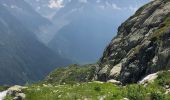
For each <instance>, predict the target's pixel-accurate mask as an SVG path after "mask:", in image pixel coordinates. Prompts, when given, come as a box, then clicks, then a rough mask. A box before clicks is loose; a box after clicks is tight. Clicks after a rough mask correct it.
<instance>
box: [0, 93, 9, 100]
mask: <svg viewBox="0 0 170 100" xmlns="http://www.w3.org/2000/svg"><path fill="white" fill-rule="evenodd" d="M6 94H7V91H3V92H0V100H3V99H4V97H5V96H6Z"/></svg>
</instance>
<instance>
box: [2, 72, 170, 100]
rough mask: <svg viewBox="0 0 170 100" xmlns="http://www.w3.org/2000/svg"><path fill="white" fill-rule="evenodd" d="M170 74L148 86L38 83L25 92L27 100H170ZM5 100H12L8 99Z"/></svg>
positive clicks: (165, 73)
mask: <svg viewBox="0 0 170 100" xmlns="http://www.w3.org/2000/svg"><path fill="white" fill-rule="evenodd" d="M169 79H170V72H163V73H161V74H159V76H158V78H157V79H156V80H155V82H154V83H152V84H148V85H147V86H144V85H139V84H131V85H127V86H117V85H113V84H111V83H100V82H84V83H78V82H77V83H76V84H64V85H60V84H57V83H53V84H47V83H38V84H33V85H30V86H28V88H27V89H25V90H24V93H25V94H26V100H99V99H100V98H105V99H104V100H122V99H123V98H129V99H130V100H170V94H165V92H166V90H165V86H167V85H168V86H170V80H169ZM5 100H11V98H10V97H7V98H6V99H5Z"/></svg>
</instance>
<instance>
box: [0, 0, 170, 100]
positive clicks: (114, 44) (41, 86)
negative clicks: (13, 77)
mask: <svg viewBox="0 0 170 100" xmlns="http://www.w3.org/2000/svg"><path fill="white" fill-rule="evenodd" d="M83 1H84V0H83ZM169 41H170V0H154V1H152V2H150V3H148V4H146V5H145V6H143V7H141V8H140V9H139V10H137V12H136V13H135V14H134V15H133V16H131V17H130V18H129V19H128V20H126V21H125V22H124V23H122V25H121V26H120V27H119V28H118V34H117V35H116V36H115V37H114V38H113V39H112V41H111V43H110V44H109V45H108V46H107V48H106V50H105V52H104V54H103V57H102V58H101V60H100V61H99V62H98V63H97V64H87V65H83V66H79V65H70V66H68V67H65V68H57V69H56V70H55V71H53V72H51V73H50V74H49V75H48V76H47V77H46V79H45V80H43V81H41V82H39V83H36V84H32V85H27V86H24V87H23V86H13V87H10V88H9V89H7V88H8V87H3V86H0V91H3V90H6V89H7V90H6V91H4V92H0V95H3V96H4V94H5V95H6V97H5V98H4V99H5V100H12V99H14V98H15V99H17V100H20V99H25V100H46V99H49V100H56V99H61V100H67V99H69V100H75V99H76V100H79V99H80V100H170V84H169V83H170V70H169V69H170V68H169V64H170V59H169V58H170V42H169ZM93 75H94V76H93ZM93 80H94V81H93ZM130 83H132V84H130ZM3 96H2V97H3Z"/></svg>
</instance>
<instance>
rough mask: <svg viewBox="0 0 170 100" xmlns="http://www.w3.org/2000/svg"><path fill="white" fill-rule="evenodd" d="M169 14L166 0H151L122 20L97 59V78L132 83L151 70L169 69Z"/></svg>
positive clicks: (167, 0) (169, 7)
mask: <svg viewBox="0 0 170 100" xmlns="http://www.w3.org/2000/svg"><path fill="white" fill-rule="evenodd" d="M169 17H170V1H169V0H154V1H152V2H150V3H148V4H147V5H145V6H143V7H142V8H140V9H139V10H138V11H137V12H136V13H135V15H133V16H132V17H130V18H129V19H128V20H126V21H125V22H124V23H122V25H121V26H120V27H119V28H118V34H117V36H116V37H114V38H113V39H112V41H111V43H110V44H109V45H108V46H107V47H106V49H105V51H104V54H103V57H102V58H101V59H100V61H99V71H98V73H97V74H96V75H97V80H99V81H108V80H111V79H114V80H120V81H121V82H122V83H123V84H127V83H136V82H138V81H139V80H141V79H142V78H143V77H146V76H147V75H149V74H151V73H156V72H158V71H160V70H165V69H170V27H169V25H170V23H168V22H169V21H167V20H169V19H168V18H169ZM168 27H169V28H168ZM120 63H121V67H117V66H118V65H119V64H120ZM106 65H107V66H106ZM120 68H121V69H120ZM108 72H110V74H108Z"/></svg>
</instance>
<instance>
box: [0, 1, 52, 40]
mask: <svg viewBox="0 0 170 100" xmlns="http://www.w3.org/2000/svg"><path fill="white" fill-rule="evenodd" d="M0 3H1V4H2V5H3V6H4V7H5V8H6V9H7V10H8V11H9V12H10V13H11V14H12V15H13V16H15V17H16V18H17V19H18V20H19V21H20V22H21V23H22V24H23V25H24V26H25V27H27V28H28V29H29V30H31V31H32V32H34V33H35V34H36V35H37V36H38V37H39V35H41V33H42V32H43V31H44V30H43V28H44V27H46V26H49V25H51V24H52V23H51V22H50V21H49V20H48V19H46V18H44V17H42V16H41V15H40V14H39V13H37V12H36V11H35V10H34V9H33V8H32V6H30V5H29V4H28V3H27V2H25V1H24V0H0Z"/></svg>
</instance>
